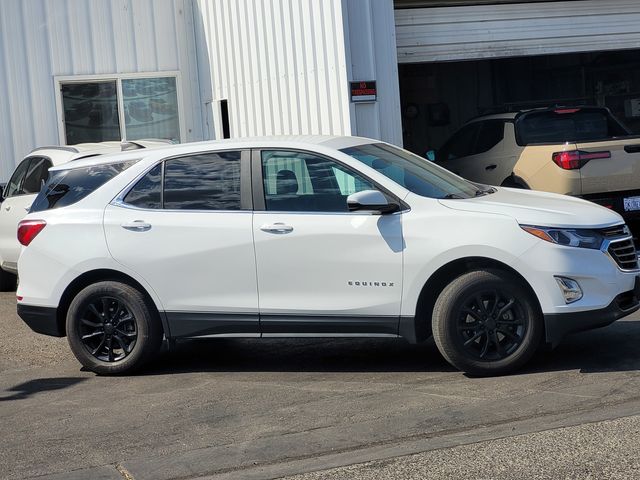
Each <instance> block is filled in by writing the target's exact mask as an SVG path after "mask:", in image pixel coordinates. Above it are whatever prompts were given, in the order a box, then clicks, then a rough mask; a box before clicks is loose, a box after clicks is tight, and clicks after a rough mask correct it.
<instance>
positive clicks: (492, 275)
mask: <svg viewBox="0 0 640 480" xmlns="http://www.w3.org/2000/svg"><path fill="white" fill-rule="evenodd" d="M432 323H433V336H434V339H435V342H436V345H437V346H438V349H439V350H440V352H441V353H442V355H443V356H444V357H445V359H446V360H447V361H448V362H449V363H451V364H452V365H453V366H455V367H456V368H459V369H460V370H462V371H464V372H466V373H469V374H472V375H482V376H484V375H502V374H506V373H509V372H513V371H514V370H516V369H518V368H520V367H521V366H522V365H524V364H525V363H526V362H527V361H528V360H529V359H530V358H531V356H532V355H533V354H534V353H535V351H536V349H537V348H538V346H539V344H540V342H541V338H542V330H543V326H542V318H541V314H540V313H539V309H538V308H537V305H536V303H535V300H534V299H533V298H531V294H530V293H529V292H528V290H527V289H526V288H524V286H523V285H522V283H521V280H520V279H519V278H517V277H516V276H515V275H512V274H510V273H507V272H503V271H499V270H478V271H474V272H469V273H466V274H464V275H462V276H460V277H458V278H457V279H455V280H454V281H453V282H451V284H449V285H448V286H447V287H445V289H444V290H443V291H442V293H441V294H440V296H439V297H438V299H437V300H436V303H435V306H434V310H433V319H432Z"/></svg>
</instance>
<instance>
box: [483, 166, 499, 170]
mask: <svg viewBox="0 0 640 480" xmlns="http://www.w3.org/2000/svg"><path fill="white" fill-rule="evenodd" d="M496 167H497V165H487V166H486V167H484V169H485V170H486V171H487V172H489V171H491V170H495V168H496Z"/></svg>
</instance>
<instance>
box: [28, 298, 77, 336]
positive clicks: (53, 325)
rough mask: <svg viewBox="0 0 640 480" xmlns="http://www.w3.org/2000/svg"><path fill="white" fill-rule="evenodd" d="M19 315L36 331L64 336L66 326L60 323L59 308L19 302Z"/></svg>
mask: <svg viewBox="0 0 640 480" xmlns="http://www.w3.org/2000/svg"><path fill="white" fill-rule="evenodd" d="M18 316H19V317H20V318H21V319H22V320H23V321H24V323H26V324H27V325H29V328H31V330H33V331H34V332H36V333H42V334H43V335H51V336H53V337H64V336H65V335H66V332H65V331H64V326H63V325H60V324H59V323H58V309H57V308H55V307H36V306H33V305H23V304H21V303H19V304H18Z"/></svg>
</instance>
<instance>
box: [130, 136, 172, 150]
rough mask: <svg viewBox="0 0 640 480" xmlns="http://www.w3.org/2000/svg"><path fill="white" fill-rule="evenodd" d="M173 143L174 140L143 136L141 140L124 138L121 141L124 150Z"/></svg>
mask: <svg viewBox="0 0 640 480" xmlns="http://www.w3.org/2000/svg"><path fill="white" fill-rule="evenodd" d="M162 144H166V145H171V144H173V142H172V141H171V140H167V139H164V138H141V139H140V140H123V141H122V142H121V143H120V149H121V150H122V151H123V152H128V151H130V150H140V149H141V148H149V147H155V146H158V145H162Z"/></svg>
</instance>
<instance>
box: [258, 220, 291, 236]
mask: <svg viewBox="0 0 640 480" xmlns="http://www.w3.org/2000/svg"><path fill="white" fill-rule="evenodd" d="M260 230H262V231H263V232H267V233H278V234H283V233H290V232H293V227H292V226H291V225H285V224H284V223H273V224H265V225H262V226H261V227H260Z"/></svg>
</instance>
